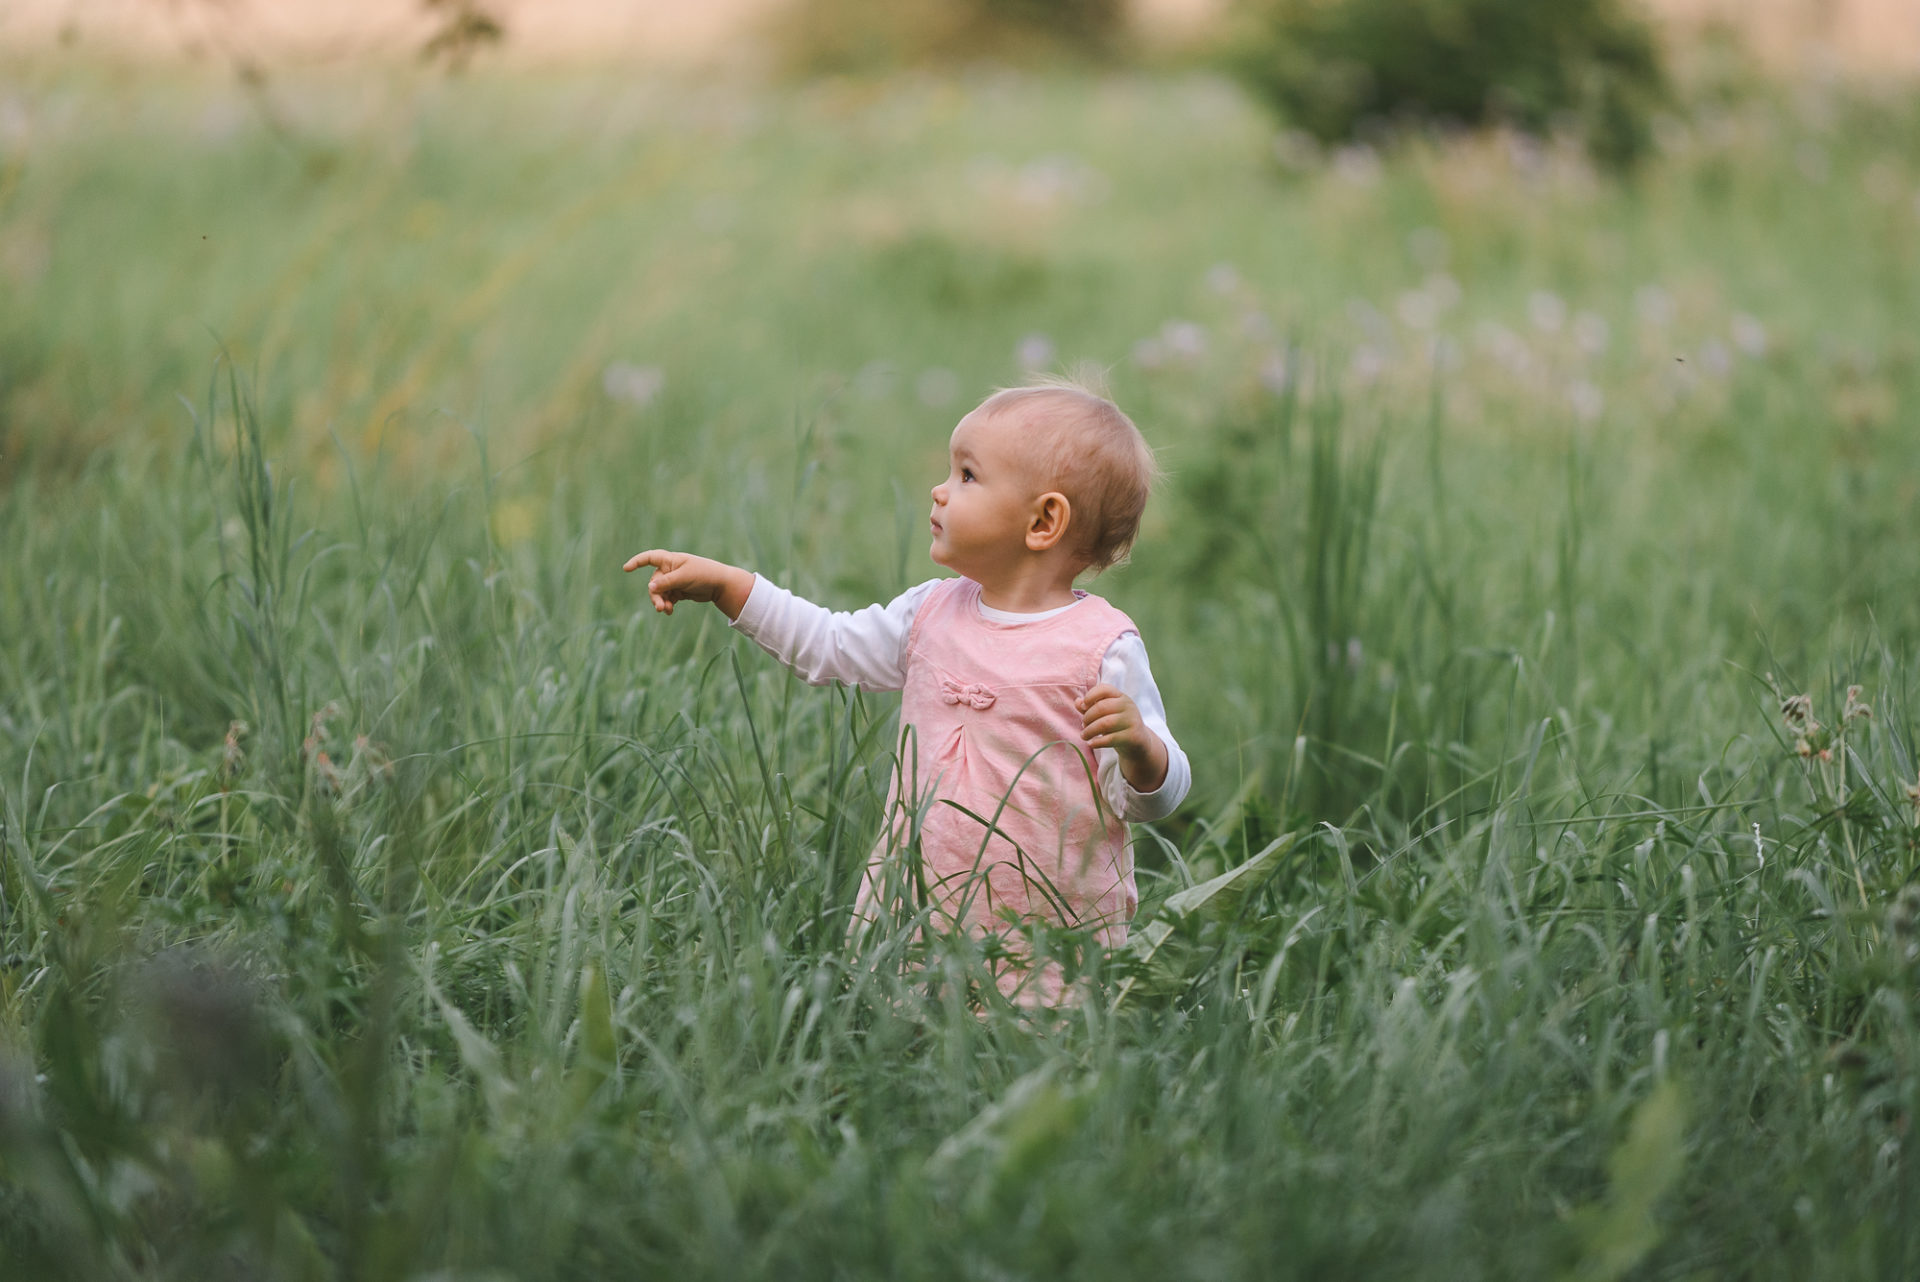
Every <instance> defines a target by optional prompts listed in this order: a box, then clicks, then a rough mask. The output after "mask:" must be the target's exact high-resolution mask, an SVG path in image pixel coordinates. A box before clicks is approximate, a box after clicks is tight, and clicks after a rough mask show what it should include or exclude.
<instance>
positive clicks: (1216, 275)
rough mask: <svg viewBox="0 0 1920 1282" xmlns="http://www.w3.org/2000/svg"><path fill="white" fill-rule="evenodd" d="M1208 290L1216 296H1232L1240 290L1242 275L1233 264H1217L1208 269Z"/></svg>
mask: <svg viewBox="0 0 1920 1282" xmlns="http://www.w3.org/2000/svg"><path fill="white" fill-rule="evenodd" d="M1207 288H1208V289H1210V290H1212V291H1213V292H1214V293H1216V294H1232V293H1235V292H1237V291H1238V290H1239V288H1240V273H1239V272H1237V271H1235V270H1234V269H1233V264H1232V263H1215V264H1214V265H1213V266H1211V267H1209V268H1207Z"/></svg>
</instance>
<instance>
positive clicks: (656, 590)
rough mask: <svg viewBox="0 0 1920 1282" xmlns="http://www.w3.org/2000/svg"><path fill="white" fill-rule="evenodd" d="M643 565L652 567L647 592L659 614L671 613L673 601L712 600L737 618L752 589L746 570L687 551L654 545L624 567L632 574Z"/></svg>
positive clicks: (749, 575) (731, 616) (751, 576)
mask: <svg viewBox="0 0 1920 1282" xmlns="http://www.w3.org/2000/svg"><path fill="white" fill-rule="evenodd" d="M643 565H650V566H652V567H653V568H654V575H653V577H652V578H651V579H649V580H648V581H647V595H648V596H650V597H652V598H653V608H654V609H656V610H658V611H659V612H660V613H662V614H672V613H673V606H674V602H676V601H711V602H713V603H714V604H715V605H717V606H719V607H720V612H721V613H722V614H724V615H726V616H727V617H728V618H729V619H737V618H739V617H740V610H741V608H742V607H744V606H745V605H746V603H747V596H748V594H749V593H751V592H752V591H753V575H752V574H751V573H749V572H748V571H746V570H743V569H741V568H740V567H739V566H736V565H728V564H727V563H726V562H724V561H710V560H708V559H707V558H706V557H704V556H694V555H692V554H691V553H688V552H669V551H666V550H665V549H664V548H654V549H652V550H651V551H647V552H642V553H640V555H638V556H636V557H631V558H629V559H628V561H627V564H626V567H625V568H626V571H627V573H629V574H631V573H633V572H634V571H635V570H637V569H639V568H640V567H641V566H643Z"/></svg>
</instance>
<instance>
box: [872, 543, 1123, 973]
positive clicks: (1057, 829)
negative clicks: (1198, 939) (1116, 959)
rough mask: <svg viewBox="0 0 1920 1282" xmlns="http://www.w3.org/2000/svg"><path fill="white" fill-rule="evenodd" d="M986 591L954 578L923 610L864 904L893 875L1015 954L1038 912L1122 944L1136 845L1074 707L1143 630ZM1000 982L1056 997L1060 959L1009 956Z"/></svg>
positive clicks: (942, 912)
mask: <svg viewBox="0 0 1920 1282" xmlns="http://www.w3.org/2000/svg"><path fill="white" fill-rule="evenodd" d="M979 602H980V585H979V584H978V583H975V582H974V581H973V580H971V579H965V578H961V579H950V580H946V581H943V582H942V583H940V584H939V585H938V586H937V587H935V588H934V589H933V590H932V591H930V592H929V593H928V594H927V596H926V598H925V599H924V600H923V601H922V602H921V604H920V608H919V609H918V610H917V611H916V612H915V614H914V619H913V627H912V629H911V631H910V632H909V634H908V637H907V646H906V662H905V668H906V683H905V685H904V686H903V687H902V691H901V705H900V728H901V738H900V743H899V749H900V763H899V767H898V769H897V770H896V772H895V774H894V780H893V789H892V794H893V795H892V796H891V797H890V798H889V803H888V815H889V817H890V818H889V825H888V828H887V830H886V831H884V832H883V833H882V836H881V840H880V842H879V844H878V845H877V846H876V848H875V851H874V857H873V860H872V862H871V863H870V864H869V865H868V868H867V875H866V879H865V881H864V882H863V883H862V885H861V889H860V900H859V907H858V909H857V916H858V917H861V918H865V919H868V920H871V919H874V918H875V917H876V916H877V915H878V911H877V910H878V909H879V908H880V901H881V899H882V898H883V895H882V891H881V886H882V885H883V884H891V885H892V886H894V887H896V888H898V887H902V886H905V887H908V888H912V886H913V883H914V881H915V880H918V881H920V882H921V883H922V884H923V885H924V892H923V893H924V895H925V902H928V903H930V904H931V905H932V907H933V910H934V912H933V918H934V921H935V923H936V925H939V926H942V927H949V928H950V927H952V926H954V925H961V926H964V928H965V929H967V930H969V931H971V932H973V933H975V934H985V933H987V932H998V933H1000V934H1001V935H1002V938H1003V941H1004V942H1005V944H1006V946H1007V951H1008V952H1009V953H1010V954H1013V955H1014V956H1015V957H1016V958H1017V957H1019V956H1021V955H1022V954H1023V953H1024V948H1023V947H1022V943H1021V941H1020V938H1019V935H1018V933H1017V926H1018V924H1019V923H1021V922H1025V921H1031V920H1033V919H1044V920H1046V921H1049V922H1052V923H1054V924H1056V925H1064V926H1074V927H1080V928H1086V929H1091V930H1092V931H1093V932H1094V937H1095V938H1096V939H1097V940H1098V941H1099V942H1100V943H1101V944H1102V945H1104V946H1106V947H1108V948H1113V947H1117V946H1118V945H1120V944H1123V943H1125V942H1126V938H1127V923H1128V921H1129V920H1131V919H1132V917H1133V913H1134V909H1135V908H1136V907H1137V906H1138V904H1139V895H1138V892H1137V891H1136V889H1135V887H1134V880H1133V858H1132V852H1131V851H1130V850H1129V849H1128V847H1127V828H1126V824H1125V823H1123V822H1122V821H1121V820H1120V818H1119V817H1118V816H1117V815H1115V814H1114V813H1113V811H1112V809H1111V808H1110V807H1109V806H1108V805H1107V804H1106V802H1105V800H1104V798H1102V797H1101V795H1100V789H1099V784H1098V776H1097V772H1096V768H1095V766H1094V758H1093V751H1092V749H1090V748H1088V747H1087V745H1086V743H1085V741H1084V740H1082V739H1081V737H1080V735H1081V727H1082V724H1083V721H1082V717H1081V714H1080V712H1079V711H1078V710H1077V709H1076V708H1075V707H1074V703H1075V701H1076V700H1078V699H1079V698H1080V696H1082V695H1084V694H1085V693H1086V692H1087V691H1088V690H1089V689H1091V688H1092V687H1093V686H1094V685H1096V684H1098V682H1099V680H1100V665H1101V661H1102V660H1103V659H1104V658H1105V656H1106V653H1107V648H1108V647H1109V646H1111V645H1112V644H1113V643H1114V641H1115V640H1117V639H1118V638H1119V637H1120V636H1122V635H1123V634H1125V633H1129V632H1135V631H1137V629H1136V628H1135V627H1134V625H1133V621H1132V620H1130V619H1129V618H1127V616H1126V615H1125V614H1123V613H1121V612H1120V611H1119V610H1117V609H1115V608H1114V607H1113V606H1111V605H1109V604H1107V603H1106V602H1105V601H1103V600H1101V599H1100V598H1099V597H1096V596H1091V595H1085V594H1082V595H1081V599H1080V601H1079V602H1078V603H1077V604H1075V605H1073V606H1071V607H1069V608H1068V609H1066V610H1063V611H1061V612H1060V613H1059V614H1056V615H1054V616H1052V617H1051V618H1047V619H1042V620H1039V621H1038V622H1034V623H1018V624H1009V623H998V622H994V621H991V620H989V619H986V618H984V617H982V616H981V614H980V610H979ZM916 829H917V832H918V835H919V856H918V864H919V866H918V868H916V869H912V870H911V871H910V872H909V871H908V870H907V869H906V868H904V867H903V866H902V865H906V864H911V863H912V862H913V861H914V855H913V851H912V837H913V834H914V832H915V831H916ZM894 877H898V878H900V880H897V881H895V880H891V879H892V878H894ZM916 898H917V895H916ZM1010 926H1012V927H1015V928H1016V929H1015V930H1012V931H1010V930H1009V927H1010ZM997 981H998V983H999V986H1000V988H1001V990H1002V991H1003V992H1005V993H1007V994H1008V995H1009V996H1012V997H1015V998H1016V1000H1020V1001H1022V1002H1027V1003H1031V1002H1034V1001H1041V1002H1049V1003H1051V1002H1053V1001H1056V1000H1058V999H1059V997H1060V991H1059V990H1060V977H1059V971H1058V967H1057V966H1049V967H1047V968H1045V969H1044V970H1042V971H1041V972H1039V973H1038V974H1029V973H1028V968H1027V967H1025V966H1024V965H1020V964H1017V963H1016V964H1013V965H1007V966H1003V967H1002V968H1001V969H1000V970H999V973H998V974H997Z"/></svg>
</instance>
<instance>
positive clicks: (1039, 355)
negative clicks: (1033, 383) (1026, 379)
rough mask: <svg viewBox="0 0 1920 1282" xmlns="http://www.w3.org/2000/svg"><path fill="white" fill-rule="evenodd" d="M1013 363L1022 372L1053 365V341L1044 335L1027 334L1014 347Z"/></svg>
mask: <svg viewBox="0 0 1920 1282" xmlns="http://www.w3.org/2000/svg"><path fill="white" fill-rule="evenodd" d="M1013 361H1014V364H1016V365H1018V366H1019V367H1020V368H1021V369H1023V370H1029V371H1031V370H1038V369H1045V368H1046V367H1047V366H1049V365H1051V364H1053V340H1052V339H1051V338H1048V337H1047V336H1046V335H1045V334H1028V335H1027V336H1026V337H1025V338H1022V339H1021V340H1020V341H1019V343H1017V344H1016V345H1015V346H1014V349H1013Z"/></svg>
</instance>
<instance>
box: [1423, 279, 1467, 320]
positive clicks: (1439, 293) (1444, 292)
mask: <svg viewBox="0 0 1920 1282" xmlns="http://www.w3.org/2000/svg"><path fill="white" fill-rule="evenodd" d="M1422 288H1423V289H1425V290H1426V291H1427V297H1428V298H1431V299H1432V300H1433V302H1434V306H1436V307H1438V308H1439V309H1440V310H1441V311H1443V312H1448V311H1452V310H1453V309H1454V308H1455V307H1457V306H1459V305H1460V282H1459V281H1457V280H1455V279H1454V278H1453V277H1451V276H1449V275H1447V273H1445V272H1432V273H1429V274H1428V276H1427V283H1426V284H1425V285H1424V286H1422Z"/></svg>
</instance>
